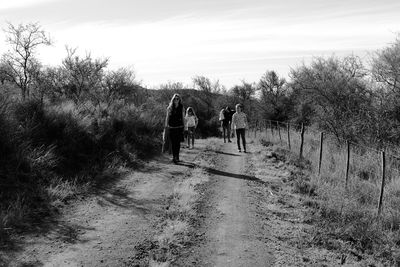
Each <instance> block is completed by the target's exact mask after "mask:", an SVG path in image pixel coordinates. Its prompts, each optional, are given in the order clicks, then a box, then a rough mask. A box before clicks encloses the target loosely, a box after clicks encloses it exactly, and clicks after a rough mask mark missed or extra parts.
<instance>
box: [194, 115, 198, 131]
mask: <svg viewBox="0 0 400 267" xmlns="http://www.w3.org/2000/svg"><path fill="white" fill-rule="evenodd" d="M194 121H195V122H196V125H195V126H194V127H195V128H197V125H198V124H199V118H197V116H194Z"/></svg>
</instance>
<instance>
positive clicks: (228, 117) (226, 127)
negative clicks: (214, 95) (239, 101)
mask: <svg viewBox="0 0 400 267" xmlns="http://www.w3.org/2000/svg"><path fill="white" fill-rule="evenodd" d="M223 117H224V118H223V119H222V120H221V127H222V134H223V136H224V143H226V139H227V138H226V137H228V143H231V142H232V141H231V123H232V111H231V109H230V108H229V107H226V108H225V109H224V110H223Z"/></svg>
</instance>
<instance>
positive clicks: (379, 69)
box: [372, 34, 400, 95]
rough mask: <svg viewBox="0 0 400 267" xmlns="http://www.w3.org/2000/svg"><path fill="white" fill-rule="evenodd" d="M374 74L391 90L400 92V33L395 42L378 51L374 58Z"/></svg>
mask: <svg viewBox="0 0 400 267" xmlns="http://www.w3.org/2000/svg"><path fill="white" fill-rule="evenodd" d="M372 76H373V77H374V78H375V80H376V81H377V82H380V83H383V84H385V85H386V86H387V89H389V91H392V92H393V93H396V94H397V95H398V94H400V34H399V35H398V37H397V38H396V41H395V43H394V44H392V45H391V46H389V47H387V48H385V49H382V50H380V51H378V52H376V56H375V57H374V58H373V60H372Z"/></svg>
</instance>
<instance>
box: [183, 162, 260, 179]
mask: <svg viewBox="0 0 400 267" xmlns="http://www.w3.org/2000/svg"><path fill="white" fill-rule="evenodd" d="M178 165H181V166H186V167H188V168H195V167H198V168H203V169H205V170H206V171H207V172H208V173H210V174H213V175H220V176H226V177H230V178H235V179H242V180H247V181H255V182H259V183H262V184H265V183H266V182H264V181H263V180H261V179H259V178H257V177H255V176H251V175H245V174H238V173H232V172H226V171H221V170H216V169H213V168H210V167H205V166H201V165H198V164H195V163H192V162H187V161H179V162H178Z"/></svg>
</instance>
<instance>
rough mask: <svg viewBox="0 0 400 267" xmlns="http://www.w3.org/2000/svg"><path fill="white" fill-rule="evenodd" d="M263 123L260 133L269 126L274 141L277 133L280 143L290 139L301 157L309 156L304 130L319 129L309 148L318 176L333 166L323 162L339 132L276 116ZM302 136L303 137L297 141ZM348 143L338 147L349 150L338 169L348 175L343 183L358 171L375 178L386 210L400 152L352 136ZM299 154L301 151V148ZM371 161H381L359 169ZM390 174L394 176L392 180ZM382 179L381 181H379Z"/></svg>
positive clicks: (290, 146)
mask: <svg viewBox="0 0 400 267" xmlns="http://www.w3.org/2000/svg"><path fill="white" fill-rule="evenodd" d="M261 124H262V122H261V123H260V124H259V125H258V126H259V127H260V134H261V132H262V130H261V129H265V132H266V136H267V137H269V135H270V136H271V141H272V140H273V139H274V138H275V136H276V134H277V135H278V138H279V140H278V141H279V143H280V145H281V146H284V143H286V145H287V148H288V149H289V150H292V151H293V150H295V151H298V153H299V154H298V155H299V158H300V159H302V158H305V155H304V144H305V138H304V134H305V133H309V132H311V133H313V134H314V135H316V134H317V133H318V132H319V133H320V136H319V140H318V138H315V137H311V138H308V139H309V140H308V143H309V147H310V148H309V151H308V154H309V155H308V156H309V157H316V173H317V174H318V177H320V176H321V171H322V169H323V168H324V167H325V168H331V167H332V166H324V164H323V157H324V153H326V149H325V147H324V144H325V143H326V141H327V140H328V139H329V138H330V139H337V138H336V137H335V136H333V135H329V134H326V133H324V132H322V131H318V130H316V129H313V128H312V127H305V126H304V124H294V123H290V122H281V121H274V120H265V121H264V125H261ZM282 126H283V127H282ZM281 128H286V129H285V130H286V131H287V134H286V138H283V136H282V134H281ZM285 139H286V140H285ZM298 139H300V140H299V141H296V140H298ZM278 141H277V142H278ZM345 144H346V146H345V149H344V150H343V146H338V147H336V149H338V150H337V151H338V152H339V153H341V154H342V153H343V152H344V153H345V162H342V164H345V166H343V169H342V171H340V168H339V169H335V170H336V172H337V171H339V172H340V173H342V175H343V176H344V184H343V185H344V188H345V189H346V188H347V187H348V182H349V181H351V179H350V176H351V175H353V176H354V175H356V176H358V177H359V178H360V179H362V180H366V181H372V182H374V181H375V183H372V184H374V186H375V188H376V190H377V191H379V192H380V193H379V199H376V200H375V201H376V202H378V207H377V214H378V215H380V214H381V213H382V210H384V209H383V204H384V200H385V196H384V195H385V186H387V181H391V180H394V179H393V178H394V177H397V176H399V175H400V156H399V155H397V154H394V153H390V152H391V151H389V149H383V150H381V149H376V148H372V147H369V146H366V145H363V144H359V143H356V142H354V141H350V140H345ZM341 151H342V152H341ZM314 152H315V153H314ZM360 152H361V153H360ZM370 152H373V153H376V154H378V155H379V156H378V155H377V156H373V155H371V154H370ZM310 153H311V154H310ZM295 154H297V152H296V153H295ZM314 154H315V155H314ZM342 155H343V154H342ZM327 156H331V157H332V159H333V157H334V155H327ZM340 161H342V160H341V159H340V157H339V160H335V162H334V163H333V162H329V161H328V162H329V163H330V164H336V165H337V162H339V165H340ZM371 161H372V162H375V161H379V162H380V164H379V163H378V162H377V163H376V164H375V163H373V165H368V166H363V167H365V169H360V168H359V169H357V166H358V165H357V164H366V163H369V162H371ZM339 167H340V166H339ZM335 168H336V167H335ZM343 176H342V177H343ZM372 178H374V179H372ZM388 178H391V179H389V180H388ZM378 181H380V182H379V185H378ZM375 197H376V196H375ZM364 198H365V196H362V197H361V198H360V199H359V201H363V199H364ZM375 201H374V202H375ZM376 202H375V203H376ZM399 212H400V211H399Z"/></svg>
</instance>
